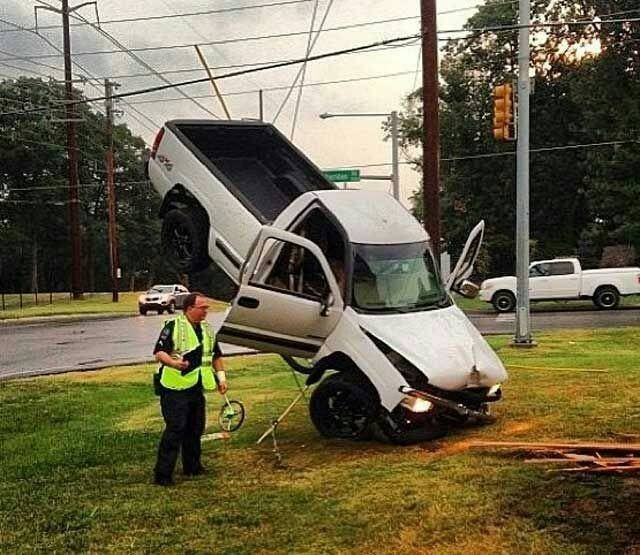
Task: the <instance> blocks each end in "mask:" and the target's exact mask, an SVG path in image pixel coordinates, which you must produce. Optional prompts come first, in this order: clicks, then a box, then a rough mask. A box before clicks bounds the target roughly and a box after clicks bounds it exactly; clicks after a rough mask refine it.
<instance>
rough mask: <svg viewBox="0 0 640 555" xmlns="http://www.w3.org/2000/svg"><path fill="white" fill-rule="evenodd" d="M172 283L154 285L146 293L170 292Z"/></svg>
mask: <svg viewBox="0 0 640 555" xmlns="http://www.w3.org/2000/svg"><path fill="white" fill-rule="evenodd" d="M172 292H173V286H172V285H154V286H153V287H152V288H151V289H149V291H147V293H172Z"/></svg>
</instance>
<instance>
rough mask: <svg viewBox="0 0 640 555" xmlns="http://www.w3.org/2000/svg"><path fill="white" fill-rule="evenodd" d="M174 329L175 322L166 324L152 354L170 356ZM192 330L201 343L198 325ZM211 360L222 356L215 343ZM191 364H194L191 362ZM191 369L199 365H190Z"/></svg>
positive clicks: (200, 329)
mask: <svg viewBox="0 0 640 555" xmlns="http://www.w3.org/2000/svg"><path fill="white" fill-rule="evenodd" d="M174 328H175V322H174V321H173V320H170V321H169V322H167V323H166V325H165V326H164V328H162V331H161V332H160V337H159V338H158V341H157V342H156V346H155V347H154V349H153V354H154V355H155V354H156V353H157V352H158V351H164V352H165V353H169V354H171V353H172V352H173V329H174ZM193 330H194V331H195V332H196V337H197V338H198V341H200V343H202V326H201V325H200V324H196V325H195V326H193ZM211 355H212V357H213V359H214V360H215V359H216V358H220V357H221V356H222V351H220V346H219V345H218V342H217V341H216V342H215V343H214V345H213V352H212V353H211ZM191 362H194V361H193V360H191ZM200 362H202V353H200ZM189 366H190V367H191V369H193V368H195V367H197V366H200V364H197V365H195V364H190V365H189Z"/></svg>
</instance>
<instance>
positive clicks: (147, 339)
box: [0, 308, 640, 379]
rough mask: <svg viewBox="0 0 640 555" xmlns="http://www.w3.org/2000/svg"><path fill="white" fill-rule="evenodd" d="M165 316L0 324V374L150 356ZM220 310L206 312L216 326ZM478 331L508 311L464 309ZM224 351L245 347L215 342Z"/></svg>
mask: <svg viewBox="0 0 640 555" xmlns="http://www.w3.org/2000/svg"><path fill="white" fill-rule="evenodd" d="M165 318H166V317H165V316H158V315H155V314H149V315H147V316H132V317H128V318H117V319H103V320H91V321H81V322H78V321H76V322H73V323H71V322H69V323H60V322H47V323H38V324H32V325H25V324H21V325H4V326H2V327H0V342H2V357H1V358H0V379H6V378H12V377H18V376H22V377H24V376H29V375H36V374H50V373H57V372H65V371H69V370H83V369H85V370H89V369H95V368H102V367H105V366H110V365H116V364H129V363H131V364H132V363H136V362H142V361H152V360H153V355H152V349H153V345H154V343H155V341H156V339H157V337H158V334H159V333H160V328H161V327H162V323H163V321H164V320H165ZM222 318H223V313H213V314H211V315H210V316H209V321H210V322H211V324H212V325H213V326H214V327H215V328H217V327H218V325H219V324H220V322H221V321H222ZM470 318H471V320H472V321H473V323H474V324H475V325H476V326H477V327H478V329H479V330H480V331H481V332H482V333H483V334H513V333H514V326H515V316H514V314H492V313H487V314H480V313H475V314H471V315H470ZM531 320H532V329H533V330H534V331H540V330H546V329H562V328H567V329H569V328H587V329H588V328H598V327H616V326H633V325H636V326H637V325H640V309H627V308H622V309H619V310H612V311H599V310H593V311H585V310H581V311H572V312H565V311H557V312H535V313H533V314H532V318H531ZM221 348H222V352H223V354H225V355H231V354H240V353H243V352H250V351H247V350H246V349H243V348H241V347H236V346H233V345H225V344H222V345H221Z"/></svg>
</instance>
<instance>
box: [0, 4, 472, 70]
mask: <svg viewBox="0 0 640 555" xmlns="http://www.w3.org/2000/svg"><path fill="white" fill-rule="evenodd" d="M419 18H420V16H418V15H416V16H406V17H397V18H392V19H381V20H377V21H366V22H363V23H352V24H349V25H341V26H338V27H329V28H327V29H325V30H324V32H330V31H345V30H349V29H357V28H361V27H369V26H372V25H383V24H387V23H399V22H402V21H409V20H412V19H419ZM92 25H93V24H92ZM461 31H464V29H461ZM308 33H309V31H308V30H305V31H291V32H289V33H277V34H271V35H259V36H251V37H239V38H235V39H224V40H216V41H207V42H203V43H200V44H199V46H219V45H222V44H237V43H243V42H251V41H258V40H269V39H281V38H289V37H299V36H303V35H307V34H308ZM183 48H193V44H172V45H166V46H144V47H139V48H130V49H129V51H130V52H158V51H164V50H179V49H183ZM121 52H122V51H121V50H89V51H85V52H74V56H95V55H99V54H118V53H121ZM58 57H59V56H58V55H57V54H41V55H38V56H28V57H27V58H26V59H29V60H41V59H47V58H58ZM23 59H25V58H23ZM4 61H7V62H10V61H13V59H12V58H3V59H0V62H4Z"/></svg>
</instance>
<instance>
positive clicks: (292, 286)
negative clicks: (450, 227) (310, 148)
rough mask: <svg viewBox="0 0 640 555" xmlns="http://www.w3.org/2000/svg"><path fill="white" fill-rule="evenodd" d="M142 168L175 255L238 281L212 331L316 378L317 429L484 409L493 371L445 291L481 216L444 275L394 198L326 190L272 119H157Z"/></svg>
mask: <svg viewBox="0 0 640 555" xmlns="http://www.w3.org/2000/svg"><path fill="white" fill-rule="evenodd" d="M148 171H149V177H150V180H151V182H152V183H153V185H154V187H155V188H156V189H157V191H158V192H159V193H160V195H162V198H163V202H162V207H161V213H160V216H161V217H162V219H163V242H164V243H165V245H166V246H167V249H168V251H169V252H170V253H171V255H172V256H173V257H174V259H175V261H176V263H177V264H179V265H181V267H182V268H183V269H184V270H185V271H189V272H194V271H198V270H201V269H202V268H204V267H206V266H207V265H209V264H210V263H211V261H213V263H214V264H216V265H217V266H219V267H220V268H221V269H222V270H223V271H224V272H225V273H226V274H227V275H228V276H229V277H230V278H231V279H232V280H233V281H234V282H235V283H236V284H237V294H236V296H235V298H234V300H233V302H232V305H231V307H230V309H229V311H228V313H227V315H226V318H225V320H224V322H223V324H222V327H221V328H220V330H219V332H218V338H219V339H220V340H221V341H225V342H228V343H234V344H237V345H243V346H247V347H252V348H256V349H259V350H263V351H267V352H274V353H279V354H281V355H283V356H284V357H286V358H287V360H288V361H289V362H290V364H292V366H294V368H295V369H296V370H298V371H301V372H304V373H306V374H308V379H307V384H313V383H317V382H319V381H320V380H321V379H322V378H324V379H322V381H321V382H320V383H319V385H318V386H317V387H316V388H315V389H314V390H313V394H312V396H311V399H310V416H311V420H312V421H313V423H314V425H315V426H316V428H317V429H318V431H319V432H320V433H321V434H323V435H325V436H327V437H338V438H350V439H358V438H362V437H365V436H367V435H368V434H370V433H371V432H372V430H373V431H381V432H382V433H383V434H384V435H386V436H387V437H388V438H389V439H390V440H391V441H393V442H396V443H409V442H412V441H416V440H422V439H429V438H433V437H437V436H440V435H442V434H443V433H444V432H445V430H446V429H447V428H448V426H449V425H450V424H451V423H452V422H456V423H457V422H464V421H466V420H468V419H469V418H475V419H478V420H482V421H487V420H489V419H490V418H491V416H490V415H489V410H488V407H489V404H490V403H491V402H494V401H497V400H499V399H500V397H501V383H502V382H504V381H505V380H506V378H507V374H506V371H505V369H504V366H503V365H502V363H501V362H500V360H499V359H498V357H497V356H496V355H495V353H494V352H493V351H492V349H491V348H490V347H489V345H488V344H487V343H486V342H485V340H484V339H483V338H482V336H481V335H480V333H479V332H478V331H477V330H476V329H475V327H474V326H473V325H472V324H471V322H470V321H469V320H468V319H467V317H466V316H465V315H464V313H463V312H462V311H461V310H460V309H459V308H458V307H457V306H456V305H455V303H454V302H453V300H452V297H451V295H450V291H452V290H454V291H458V292H461V293H462V294H468V293H470V292H471V291H472V290H473V288H474V286H473V284H471V283H470V282H468V281H466V280H467V278H468V277H469V276H470V275H471V273H472V271H473V264H474V262H475V259H476V256H477V253H478V250H479V248H480V244H481V242H482V235H483V231H484V223H483V222H480V223H479V224H478V225H477V226H476V227H475V229H474V230H473V232H472V233H471V235H470V237H469V240H468V241H467V244H466V246H465V248H464V250H463V253H462V255H461V257H460V259H459V261H458V263H457V265H456V267H455V270H454V272H453V273H452V275H451V276H450V277H449V279H448V280H447V281H446V283H445V282H443V280H442V278H441V275H440V273H439V269H438V265H437V263H436V261H435V259H434V256H433V253H432V250H431V246H430V243H429V237H428V235H427V234H426V232H425V231H424V229H423V228H422V227H421V226H420V225H419V223H418V222H417V221H416V220H415V218H413V217H412V216H411V215H410V214H409V213H408V212H407V211H406V210H405V209H404V208H403V207H402V205H400V204H399V203H398V202H397V201H396V200H395V199H393V198H392V197H391V196H389V195H387V194H386V193H373V192H367V191H356V190H339V189H337V188H336V187H335V186H334V185H333V183H331V182H329V181H328V180H327V179H326V178H325V177H324V175H323V174H322V172H321V171H320V170H319V169H318V168H317V167H316V166H315V165H314V164H313V163H312V162H311V161H309V159H307V157H306V156H305V155H304V154H303V153H302V152H300V151H299V150H298V149H296V147H295V146H294V145H292V144H291V143H290V142H289V141H288V140H287V139H286V138H285V137H284V136H283V135H282V134H281V133H280V132H278V130H277V129H276V128H275V127H273V126H272V125H269V124H265V123H261V122H255V121H251V122H248V121H224V122H217V121H215V122H212V121H194V120H177V121H169V122H167V123H166V124H165V125H164V127H163V128H162V129H161V131H160V132H159V134H158V136H157V138H156V140H155V143H154V145H153V149H152V153H151V158H150V160H149V165H148ZM476 292H477V288H476ZM294 357H299V358H301V359H303V360H306V361H308V363H307V364H302V363H301V362H300V361H299V360H298V359H297V358H294Z"/></svg>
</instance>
